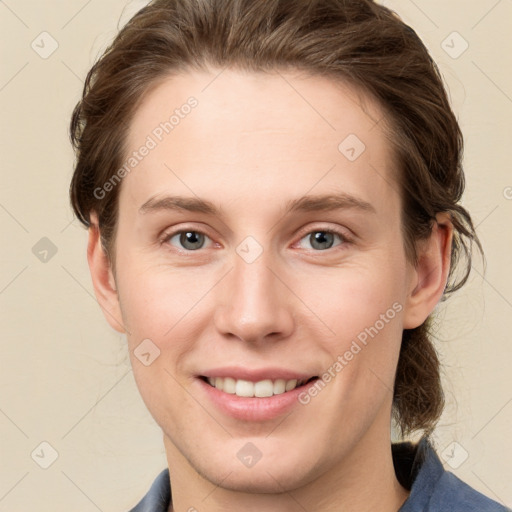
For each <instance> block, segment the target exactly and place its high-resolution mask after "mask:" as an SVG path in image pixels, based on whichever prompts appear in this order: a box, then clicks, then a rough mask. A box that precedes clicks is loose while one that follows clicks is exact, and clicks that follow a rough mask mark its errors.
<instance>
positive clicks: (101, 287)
mask: <svg viewBox="0 0 512 512" xmlns="http://www.w3.org/2000/svg"><path fill="white" fill-rule="evenodd" d="M87 261H88V263H89V270H90V272H91V278H92V283H93V286H94V293H95V295H96V299H97V301H98V304H99V305H100V307H101V309H102V311H103V314H104V315H105V318H106V319H107V322H108V323H109V324H110V326H111V327H112V328H113V329H115V330H116V331H117V332H120V333H125V332H126V329H125V327H124V326H123V323H122V315H121V308H120V304H119V296H118V291H117V288H116V283H115V279H114V275H113V272H112V268H111V264H110V261H109V259H108V257H107V255H106V253H105V250H104V249H103V246H102V244H101V238H100V230H99V227H98V219H97V215H96V213H95V212H92V213H91V225H90V227H89V240H88V244H87Z"/></svg>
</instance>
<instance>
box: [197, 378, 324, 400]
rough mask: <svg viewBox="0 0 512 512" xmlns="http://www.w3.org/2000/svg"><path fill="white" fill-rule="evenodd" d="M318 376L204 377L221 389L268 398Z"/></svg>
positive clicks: (226, 391) (244, 395) (211, 384)
mask: <svg viewBox="0 0 512 512" xmlns="http://www.w3.org/2000/svg"><path fill="white" fill-rule="evenodd" d="M316 378H317V377H311V378H310V379H301V380H297V379H289V380H285V379H275V380H271V379H264V380H260V381H257V382H252V381H249V380H243V379H235V378H233V377H202V379H203V380H204V381H205V382H208V384H210V386H212V387H214V388H217V389H218V390H219V391H223V392H224V393H228V394H230V395H237V396H240V397H247V398H253V397H257V398H266V397H271V396H274V395H281V394H283V393H286V392H288V391H293V390H294V389H295V388H298V387H300V386H303V385H304V384H307V383H308V382H310V381H312V380H314V379H316Z"/></svg>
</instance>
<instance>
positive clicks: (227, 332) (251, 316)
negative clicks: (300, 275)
mask: <svg viewBox="0 0 512 512" xmlns="http://www.w3.org/2000/svg"><path fill="white" fill-rule="evenodd" d="M286 281H287V280H286V278H285V276H284V275H282V271H281V272H279V270H278V267H277V266H276V265H275V264H273V263H272V261H271V258H270V256H269V255H268V254H267V253H266V252H265V251H264V252H263V254H262V255H261V256H260V257H259V258H258V259H256V261H253V262H252V263H248V262H246V261H245V260H244V259H243V258H242V257H240V256H239V255H238V254H235V255H234V267H233V268H232V270H231V271H230V272H229V273H228V274H227V276H226V277H225V279H223V280H222V282H221V286H222V288H221V290H220V294H221V296H222V300H221V301H220V302H221V304H222V305H221V306H219V307H218V308H216V310H215V314H214V323H215V325H216V328H217V329H218V331H219V332H220V333H221V334H222V335H224V336H231V337H236V338H238V339H240V340H242V341H245V342H247V343H251V344H261V343H265V341H268V340H274V341H277V340H279V339H283V338H286V337H288V336H290V334H291V333H292V332H293V329H294V316H293V314H292V308H293V305H294V303H293V293H292V292H291V291H290V289H289V288H288V287H287V285H286V284H287V283H286ZM285 283H286V284H285Z"/></svg>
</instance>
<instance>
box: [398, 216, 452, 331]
mask: <svg viewBox="0 0 512 512" xmlns="http://www.w3.org/2000/svg"><path fill="white" fill-rule="evenodd" d="M452 238H453V224H452V222H451V218H450V215H449V214H448V213H446V212H442V213H439V214H437V216H436V223H434V226H433V228H432V233H431V235H430V237H429V238H428V239H426V240H422V241H420V243H419V244H418V246H417V251H418V264H417V266H416V268H414V269H413V271H412V279H411V281H410V283H411V286H410V289H409V295H408V296H407V299H406V303H405V308H404V310H405V311H404V316H403V320H404V325H403V328H404V329H414V328H415V327H418V326H420V325H421V324H422V323H423V322H424V321H425V320H426V318H427V317H428V316H429V315H430V313H432V311H433V310H434V308H435V307H436V305H437V303H438V302H439V301H440V300H441V297H442V295H443V292H444V290H445V288H446V283H447V280H448V272H449V270H450V258H451V252H452Z"/></svg>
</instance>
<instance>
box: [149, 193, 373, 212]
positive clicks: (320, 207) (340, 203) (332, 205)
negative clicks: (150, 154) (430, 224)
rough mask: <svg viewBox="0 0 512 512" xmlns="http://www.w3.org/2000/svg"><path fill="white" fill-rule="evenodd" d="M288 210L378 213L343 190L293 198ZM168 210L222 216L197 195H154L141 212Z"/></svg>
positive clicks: (210, 204) (213, 205)
mask: <svg viewBox="0 0 512 512" xmlns="http://www.w3.org/2000/svg"><path fill="white" fill-rule="evenodd" d="M285 209H286V211H288V212H290V213H298V212H310V211H323V212H327V211H334V210H348V209H353V210H359V211H362V212H368V213H373V214H376V213H377V212H376V210H375V208H374V207H373V206H372V205H371V204H370V203H368V202H367V201H364V200H362V199H360V198H358V197H355V196H353V195H351V194H348V193H345V192H341V193H338V194H326V195H316V196H304V197H301V198H299V199H292V200H290V201H288V202H287V203H286V205H285ZM166 210H175V211H176V210H177V211H181V210H185V211H189V212H198V213H206V214H210V215H216V216H220V215H221V214H222V208H217V207H216V206H215V204H214V203H212V202H211V201H207V200H205V199H200V198H197V197H183V196H164V197H160V198H158V197H152V198H150V199H149V200H148V201H146V202H145V203H144V204H143V205H142V206H141V207H140V208H139V213H140V214H146V213H151V212H158V211H166Z"/></svg>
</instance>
